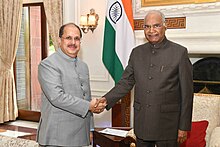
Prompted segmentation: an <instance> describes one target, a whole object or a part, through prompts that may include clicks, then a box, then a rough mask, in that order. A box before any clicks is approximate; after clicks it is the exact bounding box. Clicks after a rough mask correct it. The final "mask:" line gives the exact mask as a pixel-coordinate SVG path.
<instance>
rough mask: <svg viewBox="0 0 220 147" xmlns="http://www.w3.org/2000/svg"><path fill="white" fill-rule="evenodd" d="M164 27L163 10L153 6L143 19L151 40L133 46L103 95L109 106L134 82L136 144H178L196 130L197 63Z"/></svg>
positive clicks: (144, 146)
mask: <svg viewBox="0 0 220 147" xmlns="http://www.w3.org/2000/svg"><path fill="white" fill-rule="evenodd" d="M165 31H166V24H165V16H164V14H163V13H161V12H160V11H150V12H149V13H148V14H147V15H146V17H145V20H144V33H145V37H146V39H147V40H148V43H145V44H142V45H140V46H138V47H136V48H134V49H133V51H132V53H131V55H130V59H129V63H128V66H127V67H126V69H125V71H124V73H123V75H122V78H121V80H120V81H119V82H118V83H117V84H116V86H115V87H114V88H113V89H111V90H110V92H108V93H107V94H106V95H105V96H104V97H103V98H102V99H101V101H102V102H105V103H106V104H107V107H106V108H107V109H110V108H111V107H113V105H114V104H115V103H116V102H117V101H118V100H119V99H121V98H122V97H123V96H125V95H126V94H127V93H128V92H129V91H130V90H131V89H132V88H133V86H134V85H135V94H134V132H135V135H136V136H137V147H155V145H157V147H178V146H179V143H182V142H184V141H185V140H186V138H187V131H190V129H191V121H192V120H191V119H192V102H193V78H192V77H193V76H192V64H191V62H190V61H189V58H188V53H187V49H186V48H185V47H183V46H181V45H179V44H177V43H174V42H172V41H170V40H168V39H167V38H166V36H165Z"/></svg>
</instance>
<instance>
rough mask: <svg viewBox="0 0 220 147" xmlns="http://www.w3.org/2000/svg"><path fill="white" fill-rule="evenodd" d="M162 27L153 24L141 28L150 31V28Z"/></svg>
mask: <svg viewBox="0 0 220 147" xmlns="http://www.w3.org/2000/svg"><path fill="white" fill-rule="evenodd" d="M162 26H163V24H154V25H144V26H143V28H144V29H146V30H150V29H151V28H153V29H159V28H161V27H162Z"/></svg>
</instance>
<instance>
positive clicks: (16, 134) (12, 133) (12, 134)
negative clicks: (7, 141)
mask: <svg viewBox="0 0 220 147" xmlns="http://www.w3.org/2000/svg"><path fill="white" fill-rule="evenodd" d="M30 134H31V133H26V132H18V131H11V130H6V131H4V132H0V135H2V136H9V137H16V138H17V137H19V136H25V135H30Z"/></svg>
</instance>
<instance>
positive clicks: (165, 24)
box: [163, 22, 167, 30]
mask: <svg viewBox="0 0 220 147" xmlns="http://www.w3.org/2000/svg"><path fill="white" fill-rule="evenodd" d="M163 25H164V27H165V30H167V22H164V24H163Z"/></svg>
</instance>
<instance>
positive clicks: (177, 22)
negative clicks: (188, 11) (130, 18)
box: [134, 17, 186, 30]
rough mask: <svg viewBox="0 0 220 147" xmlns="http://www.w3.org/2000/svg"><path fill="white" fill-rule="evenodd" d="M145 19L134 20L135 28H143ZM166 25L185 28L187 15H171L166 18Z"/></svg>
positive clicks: (169, 27)
mask: <svg viewBox="0 0 220 147" xmlns="http://www.w3.org/2000/svg"><path fill="white" fill-rule="evenodd" d="M143 25H144V19H135V20H134V30H143ZM166 25H167V28H168V29H185V28H186V17H171V18H166Z"/></svg>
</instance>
